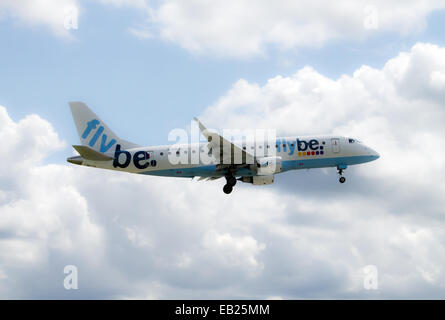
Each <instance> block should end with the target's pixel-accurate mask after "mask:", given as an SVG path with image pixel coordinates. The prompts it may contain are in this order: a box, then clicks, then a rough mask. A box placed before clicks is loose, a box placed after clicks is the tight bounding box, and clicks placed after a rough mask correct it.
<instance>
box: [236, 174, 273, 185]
mask: <svg viewBox="0 0 445 320" xmlns="http://www.w3.org/2000/svg"><path fill="white" fill-rule="evenodd" d="M241 181H242V182H246V183H252V184H253V185H255V186H260V185H265V184H272V183H273V181H274V177H273V175H270V176H253V177H242V178H241Z"/></svg>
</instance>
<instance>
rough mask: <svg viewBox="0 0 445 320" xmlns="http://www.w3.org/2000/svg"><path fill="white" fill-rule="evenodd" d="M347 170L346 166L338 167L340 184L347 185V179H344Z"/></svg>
mask: <svg viewBox="0 0 445 320" xmlns="http://www.w3.org/2000/svg"><path fill="white" fill-rule="evenodd" d="M344 169H346V166H337V171H338V174H339V175H340V178H339V179H338V181H340V183H345V182H346V178H345V177H343V170H344Z"/></svg>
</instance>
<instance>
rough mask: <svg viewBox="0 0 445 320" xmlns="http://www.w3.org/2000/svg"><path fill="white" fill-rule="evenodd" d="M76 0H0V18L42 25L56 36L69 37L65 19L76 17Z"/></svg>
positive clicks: (77, 7)
mask: <svg viewBox="0 0 445 320" xmlns="http://www.w3.org/2000/svg"><path fill="white" fill-rule="evenodd" d="M78 13H79V5H78V1H77V0H0V18H2V16H3V17H10V18H12V19H13V20H15V21H17V22H19V23H21V24H25V25H31V26H34V25H38V26H40V25H43V26H45V27H48V28H49V29H50V30H51V31H52V32H54V33H55V34H56V35H58V36H62V37H69V35H70V33H69V29H68V28H66V26H67V21H68V20H69V21H72V20H70V19H71V17H73V14H74V15H75V16H76V17H77V14H78Z"/></svg>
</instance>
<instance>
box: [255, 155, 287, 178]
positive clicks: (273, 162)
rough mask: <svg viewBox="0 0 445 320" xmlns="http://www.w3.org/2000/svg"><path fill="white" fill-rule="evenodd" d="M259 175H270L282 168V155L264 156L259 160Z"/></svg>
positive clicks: (257, 164)
mask: <svg viewBox="0 0 445 320" xmlns="http://www.w3.org/2000/svg"><path fill="white" fill-rule="evenodd" d="M256 166H257V175H259V176H269V175H273V174H275V173H279V172H281V170H282V165H281V157H264V158H260V159H258V160H257V163H256Z"/></svg>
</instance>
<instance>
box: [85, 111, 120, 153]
mask: <svg viewBox="0 0 445 320" xmlns="http://www.w3.org/2000/svg"><path fill="white" fill-rule="evenodd" d="M98 125H101V123H100V121H99V120H97V119H93V120H91V121H89V122H88V123H87V126H86V128H85V131H84V132H83V134H82V139H85V140H86V139H87V138H88V137H89V136H90V135H91V133H92V132H93V131H94V130H96V129H97V126H98ZM104 130H105V128H104V126H103V125H101V126H100V127H99V128H98V129H97V130H96V132H95V133H94V135H92V136H91V139H90V141H89V143H88V145H89V146H90V147H94V145H95V144H96V142H97V140H98V139H99V137H100V136H102V138H101V141H100V149H99V151H100V152H102V153H105V152H107V151H108V150H110V148H111V147H112V146H113V145H114V144H115V143H116V140H115V139H111V140H110V141H107V140H108V136H107V134H106V133H103V132H104Z"/></svg>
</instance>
